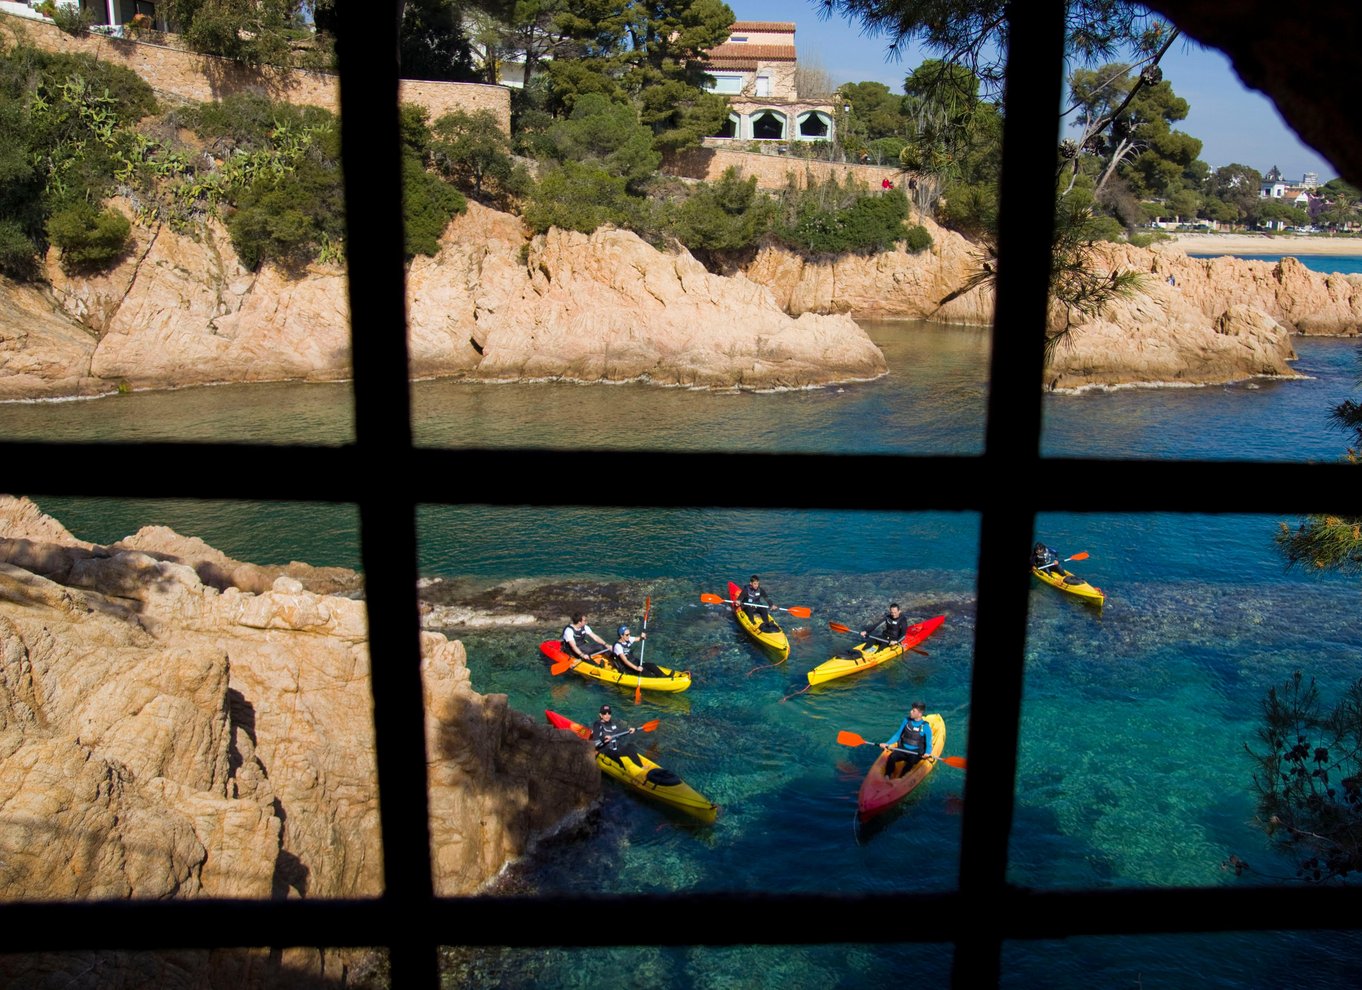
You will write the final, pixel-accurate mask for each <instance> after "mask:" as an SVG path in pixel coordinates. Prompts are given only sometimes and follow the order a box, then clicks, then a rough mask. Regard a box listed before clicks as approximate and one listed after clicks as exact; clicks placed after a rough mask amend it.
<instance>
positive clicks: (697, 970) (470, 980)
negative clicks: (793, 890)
mask: <svg viewBox="0 0 1362 990" xmlns="http://www.w3.org/2000/svg"><path fill="white" fill-rule="evenodd" d="M640 924H641V925H643V926H645V927H646V924H647V921H646V919H643V920H642V921H641V922H640ZM951 958H952V952H951V948H950V946H948V945H904V946H884V945H819V946H798V945H796V946H788V945H781V946H761V945H754V946H743V947H741V948H731V949H728V948H703V947H696V948H656V947H653V946H646V945H645V946H640V947H638V948H626V949H465V948H459V947H453V948H443V949H441V970H442V972H443V973H444V974H445V977H446V979H448V980H449V981H450V982H451V983H452V984H453V985H455V986H505V987H521V986H526V987H527V986H548V985H553V986H560V987H582V988H587V987H592V986H598V985H599V984H600V981H601V980H606V981H609V980H618V979H619V978H620V974H621V973H624V972H627V973H629V974H631V976H630V979H631V980H637V981H639V982H647V983H648V984H649V985H650V986H659V987H662V986H685V987H696V988H715V990H717V988H720V987H731V986H751V985H753V984H754V983H760V984H763V985H766V986H779V987H782V988H786V987H788V988H789V990H827V988H829V987H857V986H868V985H870V986H885V985H888V984H890V983H893V982H895V981H897V980H900V979H901V978H902V975H903V974H904V973H906V972H911V973H912V974H913V976H914V978H915V979H916V978H919V977H920V978H921V979H922V980H924V981H927V982H931V983H938V984H943V985H944V984H945V983H947V982H948V981H949V979H950V967H951Z"/></svg>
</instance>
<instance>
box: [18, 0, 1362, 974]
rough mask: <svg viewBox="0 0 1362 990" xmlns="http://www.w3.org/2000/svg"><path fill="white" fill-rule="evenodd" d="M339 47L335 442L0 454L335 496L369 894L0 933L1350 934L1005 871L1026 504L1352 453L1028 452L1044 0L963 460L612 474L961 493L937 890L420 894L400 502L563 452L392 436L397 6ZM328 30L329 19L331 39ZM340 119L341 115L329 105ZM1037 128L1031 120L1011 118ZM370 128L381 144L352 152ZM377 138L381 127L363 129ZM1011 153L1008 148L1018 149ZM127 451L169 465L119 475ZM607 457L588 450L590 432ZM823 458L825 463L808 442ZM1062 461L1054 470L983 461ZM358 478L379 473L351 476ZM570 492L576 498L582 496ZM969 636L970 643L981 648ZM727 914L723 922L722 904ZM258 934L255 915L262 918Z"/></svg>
mask: <svg viewBox="0 0 1362 990" xmlns="http://www.w3.org/2000/svg"><path fill="white" fill-rule="evenodd" d="M338 9H339V17H340V26H339V33H340V36H341V42H340V45H339V52H340V59H341V71H340V84H341V119H342V157H343V161H344V169H345V192H346V202H347V210H348V214H347V215H348V218H349V229H348V232H347V234H348V236H347V239H346V244H347V268H348V271H349V272H351V273H358V272H362V273H364V277H363V278H351V279H350V280H349V298H350V312H351V327H352V337H353V368H354V385H353V388H354V396H355V439H354V441H353V443H350V444H346V445H343V446H341V447H330V448H320V447H310V446H302V445H300V446H269V447H266V446H257V445H248V444H167V443H160V444H135V445H134V444H49V443H20V442H0V452H3V453H4V454H6V455H8V457H7V459H6V463H7V464H10V465H23V464H29V463H54V462H55V463H58V464H79V465H80V470H79V471H75V470H69V471H65V472H62V473H60V474H56V475H53V474H49V475H47V476H45V477H43V479H42V482H43V487H44V489H45V490H48V491H50V492H51V493H52V494H62V495H73V496H93V497H101V496H102V497H125V498H126V497H160V498H186V497H187V498H201V499H222V498H237V499H253V500H288V501H294V500H297V501H322V502H337V503H345V504H354V505H356V506H358V509H359V516H360V540H361V561H362V566H363V569H364V573H365V574H367V575H374V574H382V575H383V580H381V581H372V582H368V583H367V584H366V603H367V608H368V613H369V619H370V630H371V633H370V654H371V656H375V657H380V656H381V657H383V658H384V662H383V663H374V664H372V684H373V698H374V721H375V747H376V756H377V774H378V783H379V788H380V795H381V810H382V822H381V825H382V855H383V862H384V872H385V877H386V882H385V888H384V892H383V894H382V895H381V896H380V897H377V898H373V899H364V900H340V901H334V900H328V901H323V900H307V899H301V900H291V901H269V902H260V901H224V900H189V901H158V902H150V901H136V902H127V901H119V902H95V903H50V902H37V901H29V902H17V903H15V902H11V903H6V904H0V930H3V931H4V933H5V934H4V936H3V950H4V951H6V952H34V951H76V950H88V949H129V950H137V949H176V948H216V947H229V946H237V945H241V944H243V938H244V939H247V941H248V942H249V940H250V939H249V936H250V934H251V933H253V932H256V933H261V937H260V940H259V941H260V942H262V943H270V944H273V945H276V946H284V945H288V946H386V947H387V948H388V950H389V952H390V962H391V972H392V984H393V985H394V986H400V987H403V988H408V987H422V986H425V987H431V988H436V987H438V986H439V985H440V983H439V971H438V948H439V946H441V945H451V944H462V945H504V946H524V947H531V946H564V945H572V946H607V945H629V944H633V943H631V942H629V941H628V940H627V936H628V934H629V932H630V931H631V930H633V929H631V928H629V926H623V927H621V926H609V930H607V928H606V926H601V927H598V928H595V929H593V928H592V927H591V926H575V925H574V926H568V925H563V924H562V923H561V919H562V917H563V916H564V913H565V912H572V913H576V912H581V911H583V910H584V909H592V908H595V907H598V906H600V905H602V904H608V905H611V906H613V907H614V908H616V909H622V910H624V911H625V912H628V913H629V914H631V915H632V914H634V913H635V912H637V913H639V914H642V913H643V912H645V911H646V913H647V914H648V916H649V918H650V921H651V923H650V924H649V926H648V937H649V944H667V945H709V946H725V945H737V944H744V945H745V944H765V945H788V944H832V943H895V942H906V943H938V942H939V943H948V944H952V945H953V946H954V962H953V971H952V985H953V986H955V987H959V988H965V987H968V988H970V990H975V988H978V987H982V986H990V985H991V986H996V985H998V982H999V980H1000V979H1001V978H1002V975H1003V974H1002V970H1001V959H1002V951H1003V946H1004V944H1005V942H1007V941H1008V940H1014V939H1063V938H1068V937H1074V936H1083V935H1122V934H1151V933H1160V932H1167V933H1189V932H1222V931H1268V930H1305V929H1317V930H1356V928H1357V923H1356V922H1355V921H1354V920H1353V919H1357V918H1359V917H1362V912H1359V911H1358V907H1359V899H1360V898H1362V891H1360V890H1358V889H1357V888H1351V887H1329V888H1311V887H1281V886H1274V887H1268V886H1262V885H1253V884H1250V883H1246V882H1244V883H1238V882H1237V883H1235V884H1233V885H1228V886H1225V887H1219V888H1195V889H1186V888H1158V889H1131V890H1110V889H1106V890H1090V889H1085V890H1062V891H1039V890H1030V889H1024V888H1019V887H1016V886H1014V885H1012V884H1010V883H1009V882H1008V879H1007V866H1008V841H1009V835H1010V831H1011V823H1012V816H1013V810H1014V800H1015V794H1014V785H1015V778H1016V766H1017V744H1018V730H1019V726H1020V711H1021V698H1022V689H1023V657H1024V646H1025V640H1026V625H1027V601H1028V589H1029V575H1027V574H1025V573H1024V571H1023V570H1019V569H1018V568H1017V567H1016V566H1015V563H1016V560H1017V558H1018V556H1019V555H1022V556H1024V554H1025V552H1026V549H1027V548H1029V547H1030V545H1031V543H1032V542H1033V531H1034V526H1035V517H1036V514H1037V513H1038V512H1041V511H1062V512H1075V513H1085V512H1102V513H1112V512H1116V513H1123V512H1130V513H1133V512H1153V511H1159V512H1182V513H1191V512H1201V513H1204V512H1210V513H1274V514H1285V513H1305V512H1315V513H1322V512H1329V511H1334V512H1349V511H1355V508H1356V507H1355V505H1352V504H1347V503H1349V502H1350V500H1349V498H1348V497H1347V496H1348V493H1349V492H1350V491H1352V490H1353V489H1351V488H1350V487H1349V483H1350V482H1351V481H1353V480H1354V478H1353V475H1351V474H1344V471H1345V470H1348V467H1347V466H1346V465H1343V464H1259V463H1248V462H1233V463H1224V462H1198V461H1188V462H1133V461H1104V460H1095V459H1073V458H1065V459H1057V458H1049V459H1046V458H1041V456H1040V438H1041V428H1042V399H1043V397H1042V393H1041V389H1040V388H1039V382H1040V381H1041V380H1042V374H1041V372H1042V369H1043V361H1044V355H1043V328H1044V323H1045V314H1046V306H1047V293H1046V282H1047V279H1048V276H1049V259H1048V252H1045V251H1034V250H1032V251H1030V252H1029V254H1028V251H1027V250H1026V248H1027V245H1034V244H1036V243H1047V244H1048V242H1049V235H1050V232H1051V230H1052V225H1053V214H1054V186H1055V182H1054V163H1053V160H1052V159H1051V157H1050V156H1048V155H1045V154H1035V153H1034V152H1033V151H1032V150H1031V149H1034V148H1036V147H1046V146H1048V145H1047V144H1046V142H1045V141H1044V140H1043V138H1044V137H1045V136H1046V135H1050V136H1052V137H1053V138H1054V141H1051V142H1050V144H1055V143H1057V140H1058V136H1059V135H1058V128H1057V108H1058V106H1059V97H1060V85H1061V76H1062V66H1063V34H1064V31H1063V29H1064V5H1063V4H1062V3H1059V2H1056V0H1046V2H1043V3H1033V4H1028V5H1026V7H1025V10H1024V12H1022V11H1021V8H1020V5H1013V6H1012V7H1011V8H1010V9H1009V29H1010V55H1009V58H1008V65H1007V81H1006V95H1005V99H1006V105H1007V106H1008V108H1009V110H1008V113H1007V116H1006V121H1005V125H1004V162H1005V167H1004V171H1003V177H1002V183H1001V194H1000V195H1001V214H1000V234H999V258H1000V264H999V268H998V278H997V283H996V300H997V302H996V312H998V313H1006V314H1008V321H1007V322H1008V326H1007V328H1006V332H1000V331H999V328H998V325H997V323H996V322H995V326H994V328H993V342H992V355H991V359H990V361H991V364H990V381H989V397H988V408H987V416H988V420H987V425H986V431H985V446H984V451H983V453H982V454H980V455H978V456H972V457H962V456H942V457H895V456H837V455H800V454H751V453H744V454H741V455H729V454H724V453H710V454H695V453H660V452H656V451H639V452H636V453H632V454H631V455H630V456H631V457H633V458H635V462H636V467H637V468H638V469H639V471H640V472H642V473H644V474H648V475H654V476H657V475H660V473H661V472H665V473H666V476H668V477H670V478H672V479H674V483H673V484H672V485H669V486H667V487H666V488H665V489H663V488H653V489H648V488H643V489H636V490H632V491H631V492H630V493H629V494H630V496H631V497H632V498H634V499H635V502H634V503H633V504H634V505H635V506H636V507H645V508H649V507H655V508H667V507H673V506H718V507H724V508H796V509H810V510H819V509H842V510H846V509H852V510H854V509H865V510H883V509H891V510H896V511H921V510H937V509H955V510H966V511H974V512H977V513H979V515H980V520H981V527H980V549H979V568H978V588H977V594H978V611H977V623H976V625H977V630H978V631H977V635H976V640H975V648H974V656H975V663H974V665H973V673H972V684H971V718H970V732H969V747H968V753H967V755H968V759H969V764H970V771H969V774H968V776H967V778H966V781H965V802H964V811H963V815H962V832H961V842H962V849H961V857H960V883H959V887H958V889H957V890H956V891H952V892H944V893H927V894H924V893H921V892H917V891H909V890H905V891H902V892H898V893H892V894H875V895H854V896H841V895H833V894H828V895H811V894H782V893H779V892H770V893H704V894H695V893H687V894H673V895H659V894H648V895H622V896H585V895H584V896H573V897H565V896H547V897H534V898H510V897H499V896H492V897H482V896H476V897H445V898H437V897H435V896H434V893H433V882H432V878H431V865H432V864H431V856H430V832H429V824H428V813H429V808H428V800H427V792H426V760H425V740H424V738H423V725H424V718H423V712H422V690H421V681H420V644H419V631H420V620H419V612H418V601H417V578H418V572H417V564H416V561H417V553H416V551H417V534H416V513H417V508H418V506H419V505H422V504H462V503H464V502H465V501H474V499H467V500H465V499H461V498H459V497H451V496H450V494H449V486H448V484H447V483H446V479H449V478H477V479H479V480H478V485H477V488H476V489H473V488H471V487H470V488H469V489H467V492H468V494H470V495H471V494H476V499H475V501H476V502H477V503H479V504H483V503H491V504H499V505H525V504H534V505H543V506H552V505H559V504H569V503H567V502H565V501H563V496H562V495H560V494H559V493H558V492H555V491H551V490H548V489H543V488H541V489H537V490H526V489H523V488H521V487H518V486H510V485H508V486H507V487H505V488H500V489H497V488H494V487H489V486H491V485H494V484H495V483H496V482H495V479H498V478H518V477H524V476H525V475H526V474H528V473H531V469H533V473H537V474H540V475H544V474H547V475H548V476H550V477H552V476H557V475H558V474H559V473H560V472H565V471H566V470H567V466H568V464H569V460H570V459H571V458H576V457H577V456H579V454H578V453H576V452H574V453H571V454H569V453H567V452H547V453H546V452H544V451H538V450H457V451H456V450H429V449H418V448H416V447H414V446H413V444H412V427H411V390H410V382H409V380H408V353H407V343H406V339H405V335H404V334H401V333H393V332H392V327H393V326H394V324H397V325H405V285H404V266H403V263H402V258H403V240H402V224H401V216H402V210H401V194H400V183H401V163H400V157H399V150H398V149H399V142H398V83H397V71H396V61H395V58H394V57H393V53H394V52H395V51H396V47H397V30H396V20H395V18H392V17H375V11H374V8H372V7H368V8H365V7H363V6H356V5H353V4H340V5H338ZM348 39H354V41H353V42H352V41H351V40H348ZM355 121H362V122H363V123H362V125H360V126H357V127H353V128H352V127H349V126H345V123H346V122H355ZM1038 135H1039V136H1040V139H1038V137H1037V136H1038ZM375 149H379V150H380V151H382V153H381V154H375ZM383 149H386V151H384V150H383ZM1012 149H1021V150H1020V151H1016V150H1012ZM130 450H135V451H136V456H137V457H138V458H139V459H140V460H142V461H144V462H146V463H157V464H173V465H175V470H174V472H173V474H153V473H152V472H145V471H138V472H130V471H128V470H127V462H128V460H129V457H130ZM614 453H617V452H612V454H614ZM753 457H758V458H761V459H763V460H765V461H766V462H767V464H766V466H765V467H764V468H763V470H770V471H772V472H774V473H776V474H780V475H785V476H797V477H802V478H805V479H807V480H806V482H805V483H804V484H802V485H800V486H799V488H798V490H797V491H786V492H782V493H779V494H777V495H774V496H771V497H770V498H767V497H766V496H763V497H762V498H758V497H756V493H744V492H742V491H740V490H738V488H737V486H734V491H733V492H732V493H731V495H729V496H726V497H725V499H724V501H722V502H716V501H715V491H714V490H713V487H712V486H710V485H706V484H701V483H700V482H699V481H698V480H697V481H696V482H694V483H690V484H688V483H687V481H686V479H706V478H710V477H713V476H715V475H716V474H717V475H719V476H723V475H725V474H726V473H728V472H734V471H736V470H737V469H736V467H735V465H736V464H737V463H738V460H739V459H741V461H742V462H743V464H744V466H745V468H744V469H745V470H749V471H750V469H751V463H752V461H751V458H753ZM831 462H835V465H834V466H833V467H832V468H831V469H829V464H830V463H831ZM860 471H872V472H874V473H876V474H877V475H884V474H886V473H892V472H896V471H897V472H902V473H903V474H904V475H905V476H906V475H908V474H910V473H912V474H918V473H919V472H926V471H930V472H932V474H933V477H934V479H935V481H936V482H937V483H936V484H934V485H932V486H918V485H886V486H883V487H882V491H881V494H878V495H872V496H871V497H870V499H869V500H867V499H866V498H865V497H864V496H862V495H861V494H859V493H848V492H846V491H845V490H844V489H845V488H846V486H845V485H842V484H840V483H839V482H838V481H837V479H840V478H844V477H846V476H847V474H848V473H849V472H860ZM1049 472H1058V473H1059V475H1060V476H1066V477H1073V476H1076V475H1080V474H1081V475H1082V476H1083V477H1084V478H1085V479H1087V481H1088V483H1087V484H1086V485H1085V486H1084V487H1083V490H1082V491H1081V492H1080V491H1076V490H1073V489H1072V488H1068V487H1065V486H1039V485H1037V486H1027V485H1018V484H1000V483H999V482H1000V480H1004V479H1012V478H1018V477H1022V478H1025V477H1039V476H1041V475H1042V474H1048V473H1049ZM379 477H381V478H383V479H384V481H383V486H382V487H379V486H378V485H377V484H376V483H375V482H373V481H371V480H370V479H374V478H379ZM615 498H616V491H615V490H613V489H612V490H610V491H593V492H588V493H586V494H585V496H583V495H582V494H581V493H578V492H574V493H573V496H572V502H571V504H575V505H576V504H586V505H592V506H607V505H614V504H618V503H617V502H616V501H615V500H614V499H615ZM583 499H585V501H584V500H583ZM981 658H982V659H981ZM735 909H736V910H739V911H741V912H742V917H743V918H744V924H743V925H742V926H740V927H729V926H725V925H724V924H723V923H722V921H721V919H722V918H723V917H725V916H727V915H728V914H729V913H731V912H732V911H734V910H735ZM867 912H873V913H876V914H883V915H898V916H906V915H907V914H909V913H911V915H912V917H913V918H914V923H913V924H912V925H873V926H871V925H866V924H865V921H864V919H865V918H866V917H868V916H870V915H869V914H868V913H867ZM265 933H268V934H265Z"/></svg>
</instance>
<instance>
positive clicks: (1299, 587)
mask: <svg viewBox="0 0 1362 990" xmlns="http://www.w3.org/2000/svg"><path fill="white" fill-rule="evenodd" d="M1292 523H1293V524H1294V520H1292ZM1277 532H1278V520H1276V519H1273V518H1270V517H1263V516H1242V515H1234V516H1200V515H1188V516H1180V515H1165V514H1158V515H1152V514H1151V515H1129V516H1101V515H1094V516H1073V515H1059V514H1044V515H1042V516H1041V517H1040V518H1039V521H1038V533H1039V535H1040V538H1041V540H1042V541H1043V542H1045V543H1047V544H1048V545H1049V546H1050V547H1051V548H1053V549H1054V551H1055V552H1056V553H1057V554H1058V556H1059V557H1060V558H1061V559H1064V558H1068V557H1071V556H1074V555H1079V556H1081V555H1082V554H1084V553H1087V554H1088V555H1089V556H1088V557H1087V558H1086V559H1081V560H1074V561H1071V562H1068V563H1065V564H1064V565H1063V566H1064V568H1065V569H1067V570H1068V571H1070V572H1071V573H1072V574H1073V575H1075V577H1077V578H1082V579H1086V581H1087V582H1088V584H1086V585H1073V584H1070V585H1069V587H1071V588H1075V589H1076V590H1078V591H1082V590H1084V589H1085V588H1087V587H1088V585H1095V586H1097V587H1099V588H1100V589H1101V590H1102V592H1104V593H1105V603H1104V604H1103V605H1101V606H1100V607H1098V606H1097V605H1095V604H1093V602H1092V601H1091V600H1089V599H1085V598H1082V597H1080V596H1079V595H1078V594H1069V593H1065V591H1062V590H1060V589H1058V588H1055V587H1050V586H1048V585H1046V584H1045V583H1043V582H1042V581H1040V580H1038V579H1035V578H1033V579H1032V582H1033V587H1032V590H1031V595H1030V609H1031V611H1030V617H1029V627H1028V637H1027V647H1026V649H1027V660H1026V682H1025V704H1024V706H1023V709H1022V723H1021V738H1020V751H1019V763H1018V774H1017V789H1016V792H1017V813H1016V819H1015V822H1014V826H1013V832H1012V839H1011V848H1012V859H1011V863H1010V869H1009V875H1010V877H1011V879H1013V880H1014V881H1015V882H1017V883H1020V884H1023V885H1026V886H1038V887H1078V888H1082V887H1095V886H1108V885H1118V886H1146V885H1192V886H1204V885H1219V884H1226V883H1235V882H1236V871H1235V870H1233V869H1230V868H1227V864H1228V865H1229V866H1233V864H1234V860H1233V859H1232V857H1237V858H1238V859H1239V860H1243V861H1245V862H1247V863H1249V864H1250V865H1251V866H1252V868H1253V870H1252V872H1251V874H1250V876H1251V877H1252V878H1253V879H1254V880H1257V881H1261V882H1270V881H1273V880H1276V879H1289V878H1292V877H1294V876H1295V872H1296V871H1295V862H1294V860H1292V859H1291V858H1290V857H1289V856H1287V855H1284V854H1282V853H1281V852H1280V851H1278V850H1276V849H1274V848H1273V847H1272V845H1271V843H1270V841H1269V839H1268V837H1267V836H1266V834H1265V833H1264V831H1263V830H1262V828H1260V827H1259V826H1257V825H1256V824H1255V819H1256V818H1258V817H1259V816H1260V814H1261V812H1260V809H1259V806H1258V791H1257V787H1256V784H1255V775H1256V774H1259V773H1261V772H1262V768H1261V766H1260V764H1259V763H1258V761H1257V760H1255V759H1254V758H1253V756H1251V755H1250V753H1249V752H1246V749H1245V747H1248V749H1249V750H1252V751H1254V752H1264V751H1265V749H1266V747H1265V746H1264V744H1263V741H1262V740H1261V738H1260V736H1259V733H1260V731H1261V730H1262V729H1264V728H1265V727H1266V724H1267V723H1266V721H1265V717H1264V711H1263V704H1264V702H1265V700H1266V698H1267V695H1268V692H1269V691H1270V690H1272V689H1274V688H1275V689H1277V690H1278V691H1279V692H1280V691H1282V690H1283V685H1286V684H1288V682H1290V681H1291V680H1292V678H1293V675H1294V674H1295V673H1296V672H1297V671H1301V672H1303V673H1304V675H1305V678H1306V682H1307V684H1308V682H1309V680H1310V679H1314V680H1315V682H1316V683H1317V685H1318V688H1319V692H1320V696H1321V703H1322V705H1323V706H1324V711H1326V712H1327V711H1329V710H1332V708H1333V707H1334V706H1335V705H1336V704H1338V703H1339V702H1341V701H1342V700H1343V693H1344V691H1345V690H1346V689H1347V688H1348V686H1349V685H1351V684H1352V683H1353V682H1354V681H1355V680H1356V679H1357V678H1358V677H1359V676H1362V665H1360V664H1359V662H1358V657H1359V656H1360V655H1362V631H1359V629H1358V625H1357V622H1356V611H1357V610H1356V604H1357V585H1356V578H1353V577H1348V576H1345V575H1339V574H1331V573H1323V574H1320V573H1315V572H1313V569H1312V571H1311V572H1305V571H1302V570H1291V571H1287V570H1286V569H1285V568H1284V566H1283V558H1282V557H1280V556H1279V555H1278V554H1277V552H1276V550H1275V548H1274V546H1273V542H1272V541H1273V537H1274V535H1275V534H1276V533H1277ZM1288 735H1289V736H1290V737H1291V738H1292V739H1294V737H1295V732H1294V731H1292V732H1289V733H1288ZM1320 744H1321V745H1326V744H1325V743H1320ZM1346 753H1347V750H1346V748H1345V747H1343V746H1340V747H1338V749H1337V751H1336V752H1335V754H1334V759H1335V760H1342V761H1343V763H1342V769H1338V768H1337V767H1335V769H1334V770H1333V777H1332V780H1333V781H1334V783H1335V784H1337V782H1338V781H1339V780H1341V779H1342V778H1343V777H1345V776H1348V775H1349V774H1350V773H1351V772H1353V771H1352V770H1349V769H1348V767H1349V766H1350V763H1349V759H1350V758H1349V757H1348V756H1347V755H1346ZM1313 769H1315V766H1314V764H1313V763H1309V765H1308V766H1307V767H1306V770H1307V772H1309V771H1311V770H1313ZM1354 769H1355V768H1354Z"/></svg>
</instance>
